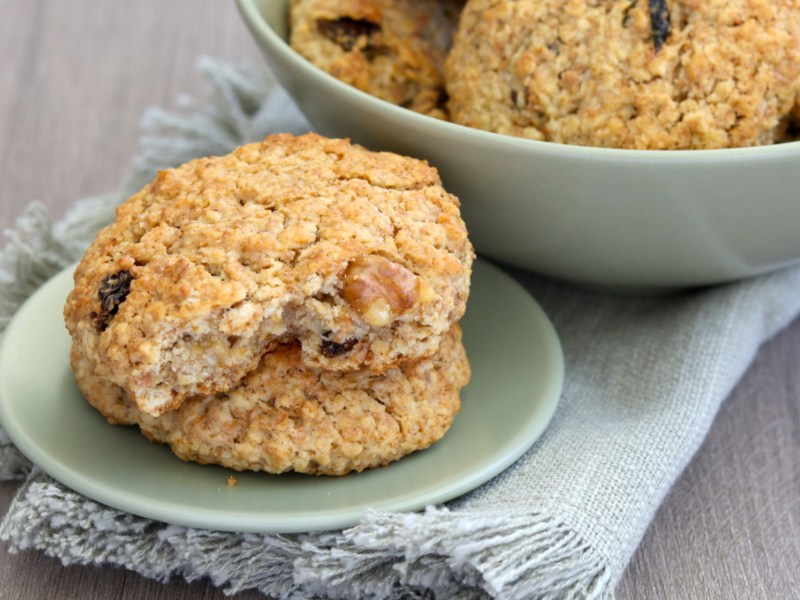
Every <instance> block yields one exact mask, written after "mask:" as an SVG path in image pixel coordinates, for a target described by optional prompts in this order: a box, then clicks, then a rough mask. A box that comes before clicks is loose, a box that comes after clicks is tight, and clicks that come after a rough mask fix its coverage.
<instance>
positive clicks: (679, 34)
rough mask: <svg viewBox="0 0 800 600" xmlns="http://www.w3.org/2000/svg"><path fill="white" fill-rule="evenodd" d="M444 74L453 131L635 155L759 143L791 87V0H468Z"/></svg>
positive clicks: (794, 38) (768, 136) (799, 47)
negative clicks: (634, 152)
mask: <svg viewBox="0 0 800 600" xmlns="http://www.w3.org/2000/svg"><path fill="white" fill-rule="evenodd" d="M445 76H446V81H447V91H448V93H449V95H450V102H449V105H448V106H449V109H450V113H451V115H450V116H451V118H452V120H453V121H455V122H457V123H461V124H463V125H467V126H471V127H477V128H480V129H486V130H490V131H495V132H499V133H504V134H509V135H516V136H522V137H528V138H533V139H538V140H548V141H554V142H560V143H567V144H580V145H589V146H607V147H620V148H640V149H680V148H686V149H690V148H724V147H735V146H751V145H757V144H769V143H773V142H775V141H780V140H782V139H783V138H784V136H785V134H786V129H787V125H791V123H790V121H791V120H792V118H793V116H796V115H792V112H793V107H794V106H795V102H796V99H797V97H798V89H800V2H798V1H797V0H787V1H785V2H778V1H776V0H713V1H705V2H697V1H696V0H650V1H649V2H647V1H644V0H638V1H637V0H630V1H628V0H626V1H622V2H600V3H597V2H594V3H593V2H583V1H578V0H567V1H562V0H514V1H511V0H508V1H497V0H469V2H468V3H467V5H466V7H465V8H464V12H463V14H462V18H461V25H460V28H459V30H458V33H457V34H456V37H455V39H454V41H453V48H452V50H451V53H450V55H449V57H448V60H447V63H446V67H445Z"/></svg>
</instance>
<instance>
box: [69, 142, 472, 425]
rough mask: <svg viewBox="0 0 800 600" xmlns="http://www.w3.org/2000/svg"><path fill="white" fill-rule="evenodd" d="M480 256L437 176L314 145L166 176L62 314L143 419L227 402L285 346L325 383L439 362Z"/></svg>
mask: <svg viewBox="0 0 800 600" xmlns="http://www.w3.org/2000/svg"><path fill="white" fill-rule="evenodd" d="M473 258H474V252H473V250H472V246H471V244H470V243H469V240H468V239H467V232H466V229H465V226H464V223H463V221H462V219H461V216H460V212H459V202H458V199H457V198H455V197H454V196H452V195H450V194H448V193H447V192H446V191H445V190H444V188H443V187H442V185H441V182H440V180H439V176H438V173H437V172H436V170H435V169H434V168H432V167H430V166H429V165H428V164H427V163H425V162H423V161H419V160H415V159H411V158H406V157H401V156H398V155H396V154H391V153H378V152H370V151H368V150H366V149H364V148H362V147H360V146H356V145H352V144H350V143H349V142H348V141H347V140H331V139H327V138H323V137H321V136H318V135H315V134H307V135H304V136H299V137H293V136H291V135H288V134H278V135H274V136H270V137H269V138H267V139H265V140H264V141H263V142H260V143H255V144H249V145H246V146H243V147H241V148H238V149H237V150H236V151H235V152H233V153H232V154H230V155H227V156H223V157H210V158H201V159H197V160H194V161H191V162H189V163H187V164H185V165H183V166H181V167H178V168H176V169H169V170H165V171H162V172H160V173H159V175H158V176H157V177H156V179H155V180H154V181H153V182H152V183H151V184H150V185H148V186H146V187H145V188H143V189H142V190H141V191H140V192H139V193H137V194H135V195H134V196H132V197H131V198H130V199H128V200H127V201H126V202H124V203H123V204H122V205H120V206H119V208H118V210H117V216H116V220H115V222H114V223H112V224H111V225H110V226H108V227H106V228H105V229H104V230H103V231H101V232H100V233H99V234H98V236H97V238H96V239H95V241H94V242H93V243H92V244H91V245H90V247H89V249H88V250H87V252H86V254H85V255H84V257H83V259H82V260H81V262H80V263H79V265H78V267H77V269H76V271H75V274H74V279H75V288H74V290H73V291H72V293H71V294H70V296H69V298H68V300H67V304H66V306H65V311H64V312H65V320H66V324H67V328H68V329H69V331H70V334H71V335H72V338H73V340H74V341H75V343H76V346H77V351H78V352H79V353H80V354H81V355H82V356H83V357H84V358H85V360H87V361H89V362H90V363H91V364H92V365H94V368H95V369H96V370H97V372H98V375H99V376H101V377H103V378H105V379H107V380H108V381H110V382H112V383H114V384H116V385H119V386H120V387H121V388H123V389H124V390H125V392H126V393H127V394H128V395H129V397H130V398H131V399H132V400H133V401H134V402H135V403H136V404H137V406H139V408H141V409H142V410H143V411H144V412H146V413H148V414H151V415H159V414H162V413H164V412H166V411H168V410H171V409H174V408H176V407H178V406H180V404H181V403H182V402H183V401H184V400H185V399H186V398H187V397H190V396H193V395H204V394H214V393H216V392H224V391H226V390H228V389H230V388H232V387H233V386H235V385H237V384H238V382H239V381H240V380H241V379H242V378H243V377H244V376H245V375H246V374H247V373H249V372H250V371H252V370H253V369H255V368H256V366H257V365H258V363H259V361H260V360H261V356H262V355H263V354H264V353H265V352H268V351H270V350H272V349H273V348H274V347H276V346H277V345H278V344H283V343H288V342H292V341H297V342H299V344H300V345H301V347H302V352H301V356H302V360H303V361H304V362H305V363H306V364H309V365H311V366H315V367H320V368H324V369H329V370H349V369H362V368H369V369H373V370H375V371H378V372H380V371H383V370H386V369H390V368H392V367H393V366H395V365H396V364H397V363H399V362H402V361H406V360H414V359H417V358H421V357H424V356H430V355H431V354H432V353H433V352H435V350H436V348H437V347H438V345H439V341H440V339H441V336H442V335H443V334H444V333H445V332H447V331H448V330H449V329H450V327H451V326H452V324H453V323H455V322H456V321H458V319H460V318H461V316H462V315H463V313H464V309H465V305H466V299H467V296H468V293H469V279H470V274H471V268H472V261H473Z"/></svg>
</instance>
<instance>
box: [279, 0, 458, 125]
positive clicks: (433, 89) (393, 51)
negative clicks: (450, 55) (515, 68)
mask: <svg viewBox="0 0 800 600" xmlns="http://www.w3.org/2000/svg"><path fill="white" fill-rule="evenodd" d="M462 4H463V0H423V1H420V0H292V2H291V3H290V5H289V14H290V25H291V27H290V28H291V38H290V41H291V45H292V47H293V48H294V49H295V50H296V51H297V52H298V53H299V54H301V55H302V56H304V57H305V58H306V59H308V60H309V61H310V62H312V63H313V64H314V65H316V66H318V67H320V68H321V69H323V70H324V71H326V72H328V73H330V74H331V75H333V76H334V77H336V78H337V79H340V80H342V81H344V82H345V83H348V84H350V85H352V86H354V87H356V88H358V89H360V90H362V91H364V92H367V93H369V94H372V95H374V96H376V97H378V98H381V99H382V100H386V101H388V102H391V103H392V104H397V105H399V106H403V107H405V108H408V109H410V110H413V111H416V112H420V113H423V114H427V115H430V116H433V117H437V118H446V109H445V95H444V80H443V73H442V71H443V67H444V60H445V56H446V54H447V51H448V50H449V48H450V43H451V41H452V36H453V32H454V31H455V28H456V25H457V23H458V16H459V12H460V8H461V5H462Z"/></svg>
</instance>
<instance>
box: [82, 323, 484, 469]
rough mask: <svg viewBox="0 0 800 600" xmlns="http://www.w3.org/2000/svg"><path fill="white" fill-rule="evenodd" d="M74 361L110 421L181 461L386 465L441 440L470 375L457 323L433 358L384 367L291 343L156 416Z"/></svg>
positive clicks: (238, 465) (243, 465)
mask: <svg viewBox="0 0 800 600" xmlns="http://www.w3.org/2000/svg"><path fill="white" fill-rule="evenodd" d="M72 362H73V369H74V371H75V375H76V381H77V383H78V386H79V387H80V389H81V390H82V392H83V393H84V395H85V397H86V398H87V400H88V401H89V402H90V403H91V404H92V405H93V406H94V407H95V408H97V410H98V411H99V412H100V413H102V414H103V415H104V416H105V417H106V418H107V419H108V421H110V422H111V423H114V424H124V425H138V426H139V428H140V429H141V431H142V432H143V433H144V435H145V436H147V437H148V438H149V439H150V440H152V441H155V442H161V443H165V444H168V445H169V446H170V447H171V449H172V451H173V452H174V453H175V454H176V455H177V456H178V457H180V458H181V459H183V460H187V461H193V462H198V463H203V464H218V465H222V466H224V467H228V468H231V469H235V470H237V471H243V470H255V471H267V472H269V473H282V472H285V471H297V472H301V473H313V474H325V475H344V474H345V473H348V472H350V471H361V470H363V469H367V468H371V467H377V466H381V465H385V464H387V463H389V462H392V461H395V460H397V459H399V458H401V457H403V456H405V455H406V454H409V453H411V452H414V451H416V450H421V449H423V448H427V447H428V446H430V445H431V444H433V443H434V442H436V441H438V440H439V439H441V437H442V436H443V435H444V434H445V433H446V431H447V430H448V428H449V427H450V425H451V423H452V421H453V419H454V418H455V416H456V414H457V413H458V411H459V409H460V405H461V402H460V399H459V392H460V390H461V388H462V387H463V386H465V385H466V384H467V382H468V380H469V376H470V371H469V363H468V362H467V358H466V355H465V353H464V347H463V345H462V343H461V330H460V328H459V326H458V325H457V324H456V325H454V326H453V328H452V329H451V330H450V331H449V332H448V333H447V334H446V335H445V336H444V337H443V339H442V343H441V344H440V345H439V348H438V350H437V352H436V353H435V354H434V355H433V356H432V357H430V358H423V359H418V360H415V361H411V362H408V363H403V364H402V365H400V366H398V367H396V368H394V369H390V370H388V371H386V372H385V373H383V374H377V373H374V372H372V371H369V370H363V369H362V370H359V371H345V372H336V371H325V370H321V369H317V368H315V367H309V366H306V365H305V364H304V363H303V361H302V358H301V353H300V348H299V346H297V345H296V344H288V345H282V346H279V347H277V348H276V349H275V350H274V351H272V352H269V353H267V354H265V355H264V357H263V358H262V360H261V362H260V363H259V365H258V367H257V368H256V369H255V370H254V371H252V372H251V373H249V374H248V375H247V376H246V377H245V378H244V379H243V380H242V381H241V382H240V383H239V384H238V385H237V386H236V387H234V388H233V389H231V390H229V391H228V392H225V393H219V394H215V395H208V396H202V397H200V396H198V397H194V398H191V399H189V400H187V401H186V402H184V403H183V404H182V405H181V406H180V407H179V408H178V409H176V410H174V411H170V412H167V413H165V414H163V415H161V416H160V417H153V416H150V415H147V414H145V413H144V412H142V411H141V410H139V409H138V408H137V407H136V406H135V405H134V404H133V403H131V402H130V401H129V400H128V398H127V395H126V394H125V392H124V391H123V390H122V388H120V387H119V386H116V385H114V384H113V383H110V382H108V381H107V380H105V379H103V378H102V377H99V376H98V375H97V372H96V370H95V369H94V365H92V364H91V363H89V362H88V361H87V360H86V359H85V358H84V357H83V356H81V355H80V353H79V352H77V351H75V350H73V353H72Z"/></svg>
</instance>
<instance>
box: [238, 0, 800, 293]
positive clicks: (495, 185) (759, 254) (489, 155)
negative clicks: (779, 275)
mask: <svg viewBox="0 0 800 600" xmlns="http://www.w3.org/2000/svg"><path fill="white" fill-rule="evenodd" d="M237 2H238V6H239V9H240V11H241V14H242V16H243V18H244V20H245V22H246V23H247V26H248V28H249V29H250V31H251V33H252V35H253V37H254V39H255V41H256V42H257V43H258V45H259V47H260V48H261V50H262V51H263V53H264V55H265V56H266V58H267V60H268V62H269V64H270V66H271V68H272V70H273V72H274V73H275V76H276V77H277V78H278V80H279V81H280V82H281V84H282V85H283V86H284V87H286V89H287V90H288V91H289V93H290V94H291V95H292V97H293V98H294V99H295V101H296V102H297V104H298V105H299V107H300V109H301V110H302V111H303V112H304V113H305V115H306V116H307V118H308V119H309V121H310V122H311V123H312V125H313V126H314V127H315V128H316V130H317V131H319V132H320V133H322V134H325V135H329V136H335V137H349V138H351V139H352V140H353V141H355V142H358V143H360V144H363V145H365V146H367V147H369V148H372V149H376V150H392V151H395V152H400V153H403V154H408V155H411V156H416V157H420V158H425V159H427V160H429V161H430V162H431V163H432V164H433V165H435V166H436V167H437V168H438V169H439V171H440V173H441V176H442V179H443V180H444V183H445V186H446V187H447V188H448V190H450V191H451V192H452V193H454V194H456V195H457V196H458V197H459V198H461V201H462V212H463V216H464V219H465V221H466V223H467V227H468V228H469V231H470V236H471V238H472V241H473V243H474V244H475V247H476V249H477V250H478V252H479V253H480V254H482V255H484V256H487V257H491V258H493V259H495V260H498V261H501V262H504V263H507V264H510V265H514V266H517V267H521V268H523V269H527V270H530V271H535V272H538V273H541V274H544V275H548V276H552V277H555V278H559V279H563V280H567V281H573V282H578V283H581V284H584V285H592V286H607V287H615V288H623V289H624V288H628V289H644V290H660V289H669V288H680V287H687V286H695V285H704V284H713V283H719V282H724V281H731V280H735V279H740V278H744V277H749V276H752V275H756V274H759V273H764V272H767V271H771V270H773V269H776V268H778V267H782V266H784V265H789V264H791V263H794V262H796V261H798V260H800V191H799V190H800V142H793V143H786V144H780V145H775V146H764V147H757V148H734V149H726V150H686V151H649V150H648V151H643V150H618V149H607V148H588V147H580V146H569V145H563V144H554V143H549V142H538V141H534V140H525V139H519V138H513V137H509V136H504V135H498V134H494V133H489V132H485V131H479V130H476V129H470V128H467V127H462V126H459V125H455V124H452V123H446V122H442V121H438V120H436V119H433V118H430V117H427V116H424V115H420V114H417V113H414V112H411V111H409V110H406V109H403V108H399V107H397V106H393V105H391V104H389V103H387V102H384V101H382V100H379V99H377V98H374V97H372V96H370V95H368V94H365V93H363V92H360V91H358V90H356V89H354V88H352V87H350V86H348V85H345V84H343V83H341V82H340V81H338V80H336V79H335V78H333V77H331V76H329V75H327V74H326V73H324V72H323V71H321V70H320V69H317V68H316V67H314V66H313V65H311V64H310V63H309V62H307V61H306V60H305V59H303V58H302V57H301V56H300V55H298V54H297V53H295V52H294V51H293V50H292V49H291V48H290V47H289V45H288V44H287V43H286V39H287V29H288V26H287V5H288V2H287V0H237Z"/></svg>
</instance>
